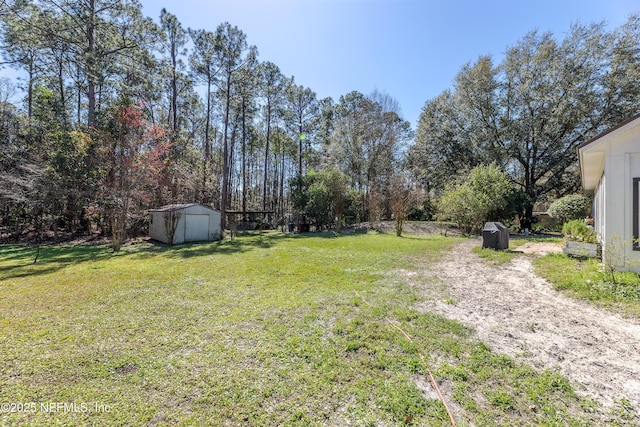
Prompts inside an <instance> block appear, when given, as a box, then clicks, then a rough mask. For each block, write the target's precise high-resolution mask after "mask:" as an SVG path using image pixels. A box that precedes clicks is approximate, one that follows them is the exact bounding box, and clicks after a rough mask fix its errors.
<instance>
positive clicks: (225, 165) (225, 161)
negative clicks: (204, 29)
mask: <svg viewBox="0 0 640 427" xmlns="http://www.w3.org/2000/svg"><path fill="white" fill-rule="evenodd" d="M226 97H227V99H226V104H225V112H224V135H223V137H222V138H223V148H222V200H221V203H220V213H221V234H222V236H221V237H224V230H225V228H226V225H227V194H228V186H229V172H228V171H229V141H228V139H227V131H228V129H229V108H230V105H231V71H230V70H229V71H228V72H227V94H226Z"/></svg>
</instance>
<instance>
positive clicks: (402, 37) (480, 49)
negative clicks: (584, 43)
mask: <svg viewBox="0 0 640 427" xmlns="http://www.w3.org/2000/svg"><path fill="white" fill-rule="evenodd" d="M141 3H142V5H143V13H144V15H146V16H149V17H151V18H153V20H154V21H155V22H159V16H160V11H161V10H162V8H166V9H167V10H168V11H169V12H170V13H172V14H174V15H176V16H177V17H178V20H179V21H180V22H181V23H182V25H183V26H184V27H185V28H193V29H206V30H208V31H212V32H213V31H215V29H216V27H217V26H218V25H219V24H220V23H222V22H225V21H226V22H229V23H230V24H232V25H236V26H237V27H238V28H240V29H241V30H242V31H243V32H244V33H245V34H246V35H247V39H248V42H249V44H252V45H256V46H257V48H258V51H259V59H260V60H261V61H271V62H273V63H275V64H276V65H278V66H279V67H280V70H281V71H282V72H283V73H284V74H285V75H287V76H295V80H296V83H297V84H302V85H304V86H306V87H309V88H311V89H312V90H313V91H315V92H316V93H317V96H318V98H324V97H327V96H330V97H332V98H333V99H334V101H336V102H337V101H338V99H339V97H340V96H341V95H345V94H347V93H348V92H350V91H353V90H357V91H359V92H362V93H364V94H369V93H371V92H373V91H374V90H376V89H377V90H379V91H381V92H386V93H388V94H389V95H391V96H392V97H394V98H395V99H396V100H397V101H398V102H399V103H400V106H401V108H402V114H403V117H404V118H405V120H408V121H409V122H410V123H411V125H412V126H413V127H414V128H415V126H416V124H417V120H418V117H419V115H420V112H421V110H422V107H423V106H424V104H425V102H426V101H428V100H430V99H432V98H434V97H436V96H437V95H439V94H440V93H441V92H442V91H444V90H445V89H447V88H450V87H451V86H452V83H453V80H454V78H455V75H456V74H457V72H458V71H459V70H460V68H461V67H462V66H463V65H464V64H466V63H467V62H470V61H475V60H476V59H477V58H478V57H479V56H480V55H486V54H490V55H492V56H493V58H494V60H495V63H499V62H500V60H501V59H502V57H503V53H504V52H505V50H506V49H507V47H509V46H512V45H515V44H516V43H517V42H518V41H519V40H520V39H521V38H522V37H523V36H524V35H525V34H527V33H528V32H529V31H531V30H536V29H537V30H539V31H542V32H546V31H551V32H553V33H554V34H555V35H556V37H557V38H558V39H562V38H564V35H565V34H566V33H567V32H568V31H569V29H570V26H571V24H573V23H576V22H580V23H584V24H586V23H591V22H601V21H605V22H606V24H607V30H609V31H611V30H613V29H614V28H616V27H618V26H620V25H621V24H623V23H624V22H626V20H627V18H628V17H629V15H630V14H631V13H634V12H636V13H640V2H638V0H179V1H176V0H141ZM12 74H13V73H12V72H11V71H10V70H8V69H7V68H4V69H1V70H0V77H1V76H3V75H12Z"/></svg>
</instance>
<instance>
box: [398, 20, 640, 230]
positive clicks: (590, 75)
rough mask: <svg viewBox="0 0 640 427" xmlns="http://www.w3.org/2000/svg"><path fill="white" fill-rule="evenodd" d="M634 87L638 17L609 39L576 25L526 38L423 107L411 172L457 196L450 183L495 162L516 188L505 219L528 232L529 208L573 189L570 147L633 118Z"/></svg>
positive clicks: (639, 102)
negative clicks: (514, 217) (561, 36)
mask: <svg viewBox="0 0 640 427" xmlns="http://www.w3.org/2000/svg"><path fill="white" fill-rule="evenodd" d="M639 82H640V15H638V14H633V15H631V16H630V17H629V18H628V20H627V21H626V22H625V23H624V24H623V25H621V26H620V27H618V28H615V29H614V30H613V31H607V30H606V26H605V24H604V23H592V24H574V25H573V26H572V27H571V28H570V30H569V31H568V32H567V34H566V36H565V37H564V39H562V40H559V39H558V38H557V37H555V36H554V35H553V34H552V33H541V32H539V31H531V32H529V33H528V34H526V35H525V36H524V37H523V38H522V39H521V40H519V41H518V42H517V43H516V44H514V45H513V46H510V47H508V48H507V50H506V52H505V54H504V58H503V59H502V60H501V61H500V63H497V64H496V63H495V61H494V60H493V58H492V57H491V56H481V57H480V58H478V60H476V61H475V62H469V63H468V64H466V65H465V66H464V67H462V69H461V70H460V72H459V73H458V74H457V75H456V77H455V81H454V84H453V87H452V88H451V89H448V90H446V91H444V92H443V93H441V94H440V95H439V96H437V97H435V98H434V99H432V100H430V101H428V102H427V103H426V104H425V106H424V109H423V111H422V114H421V116H420V119H419V123H418V128H417V131H416V137H415V143H414V144H413V146H412V147H411V149H410V155H409V157H408V159H409V161H410V164H411V165H410V167H411V170H412V171H413V174H414V176H415V177H416V178H417V179H419V180H420V182H421V183H422V185H423V186H424V187H425V188H428V189H429V190H430V191H431V192H433V193H436V194H442V193H445V192H452V191H457V190H458V189H459V185H458V187H456V186H455V185H454V186H452V185H451V177H452V176H463V177H465V178H466V177H467V176H468V174H469V172H470V171H471V170H473V169H474V168H476V167H478V166H482V165H484V166H487V165H491V164H495V165H497V167H498V168H499V169H500V170H502V171H503V172H504V173H505V174H506V176H507V177H508V179H509V180H510V182H511V184H512V186H513V190H514V191H513V193H512V194H511V196H510V200H508V202H509V206H510V209H508V210H507V213H508V214H510V215H513V214H518V216H519V217H520V219H521V223H522V225H523V226H524V227H531V222H532V219H533V218H532V217H533V211H534V207H536V206H537V205H538V206H544V205H545V204H546V205H548V204H549V203H550V202H552V201H553V200H555V199H558V198H560V197H562V196H565V195H567V194H572V193H575V192H578V191H580V187H579V186H580V175H579V167H578V161H577V150H576V149H577V146H578V145H579V144H580V143H582V142H585V141H587V140H589V139H590V138H592V137H594V136H595V135H597V134H598V133H600V132H602V131H604V130H606V129H608V128H610V127H612V126H615V125H616V124H618V123H620V122H622V121H623V120H625V119H627V118H629V117H632V116H633V115H635V114H637V113H639V112H640V84H639ZM448 200H451V199H450V198H449V199H448ZM540 209H542V208H540ZM544 210H546V209H544Z"/></svg>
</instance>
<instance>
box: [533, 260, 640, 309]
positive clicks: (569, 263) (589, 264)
mask: <svg viewBox="0 0 640 427" xmlns="http://www.w3.org/2000/svg"><path fill="white" fill-rule="evenodd" d="M534 266H535V269H536V273H537V274H538V275H540V276H541V277H544V278H545V279H547V280H548V281H549V282H551V283H552V284H553V285H554V287H555V288H556V289H558V290H561V291H565V292H568V293H569V294H571V295H572V296H574V297H576V298H580V299H583V300H586V301H589V302H591V303H593V304H596V305H599V306H602V307H604V308H607V309H609V310H613V311H617V312H622V313H624V314H626V315H629V316H634V317H640V278H639V277H638V275H637V274H635V273H616V274H615V279H616V283H614V282H613V280H612V278H611V275H610V274H605V273H604V267H603V265H602V263H601V262H600V260H596V259H577V258H572V257H569V256H567V255H564V254H554V255H547V256H545V257H542V258H538V259H536V260H535V261H534Z"/></svg>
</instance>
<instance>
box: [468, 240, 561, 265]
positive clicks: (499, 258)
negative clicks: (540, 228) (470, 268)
mask: <svg viewBox="0 0 640 427" xmlns="http://www.w3.org/2000/svg"><path fill="white" fill-rule="evenodd" d="M538 242H540V243H542V242H547V243H560V242H562V238H561V237H543V238H540V237H518V238H511V239H509V249H507V250H504V251H498V250H494V249H482V243H478V246H476V247H474V248H473V252H474V253H475V254H477V255H478V256H479V257H480V258H482V259H484V260H486V261H487V262H489V263H490V264H493V265H496V266H498V265H503V264H507V263H509V262H511V260H512V259H514V258H515V257H517V256H519V255H522V253H521V252H518V247H520V246H522V245H524V244H525V243H538Z"/></svg>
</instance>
